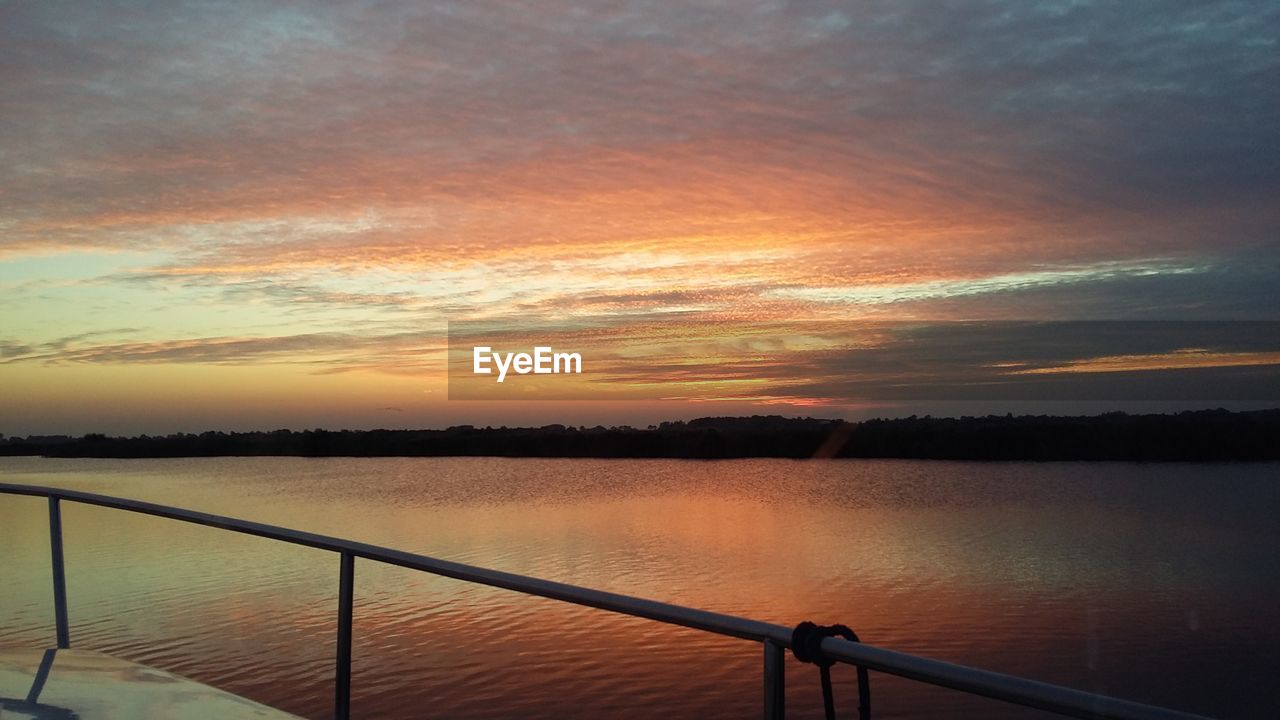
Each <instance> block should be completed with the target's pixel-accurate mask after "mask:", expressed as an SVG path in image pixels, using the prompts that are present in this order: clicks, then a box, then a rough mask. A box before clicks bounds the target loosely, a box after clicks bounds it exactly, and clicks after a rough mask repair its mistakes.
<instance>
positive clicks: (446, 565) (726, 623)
mask: <svg viewBox="0 0 1280 720" xmlns="http://www.w3.org/2000/svg"><path fill="white" fill-rule="evenodd" d="M0 493H7V494H13V495H30V496H36V497H46V498H48V499H49V547H50V549H51V551H52V565H53V602H54V614H55V618H56V623H57V642H58V647H59V648H67V647H70V646H71V637H70V629H69V624H68V620H67V586H66V576H65V568H64V566H63V559H62V512H61V503H62V501H64V500H66V501H70V502H77V503H83V504H86V505H97V506H99V507H106V508H114V509H116V510H126V511H129V512H135V513H142V514H144V515H154V516H157V517H163V518H169V519H172V520H181V521H183V522H189V523H194V524H196V525H204V526H207V527H214V528H220V529H223V530H231V531H233V532H238V533H244V534H246V535H256V536H258V537H264V538H270V539H272V540H281V541H284V542H287V543H292V544H295V545H303V546H306V547H312V548H319V549H321V550H329V551H332V552H336V553H338V554H339V558H340V561H339V566H338V578H339V582H338V637H337V658H336V662H335V666H336V672H335V677H334V685H335V690H334V717H336V718H338V720H347V718H349V717H350V706H351V623H352V610H353V605H352V588H353V581H354V578H355V559H356V558H363V559H365V560H373V561H376V562H381V563H386V564H389V565H396V566H399V567H404V568H409V569H411V570H419V571H422V572H426V573H431V574H434V575H442V576H444V577H450V578H454V579H457V580H463V581H466V582H472V583H478V584H481V585H488V586H491V587H498V588H504V589H507V590H513V591H515V592H520V593H525V594H527V595H537V596H540V597H545V598H551V599H553V600H561V601H564V602H568V603H573V604H576V605H583V606H587V607H593V608H599V609H601V610H607V611H610V612H615V613H621V614H623V615H631V616H633V617H640V618H646V619H649V620H657V621H659V622H665V623H670V624H672V625H679V626H682V627H687V628H693V629H696V630H703V631H706V632H711V633H715V634H717V635H727V636H729V637H735V638H741V639H743V640H751V641H754V642H758V643H760V644H761V645H762V646H763V649H764V663H763V665H764V668H763V669H764V717H765V718H766V720H778V719H780V718H782V717H784V712H785V680H784V666H785V662H784V660H785V658H784V653H785V652H786V650H787V649H788V648H790V647H791V632H792V631H791V628H788V627H783V626H782V625H775V624H773V623H766V622H760V621H758V620H750V619H748V618H742V617H737V616H734V615H725V614H721V613H715V612H709V611H706V610H697V609H695V608H688V607H682V606H680V605H672V604H668V603H662V602H656V601H653V600H645V599H643V598H637V597H632V596H629V595H621V594H618V593H611V592H604V591H601V590H593V589H591V588H584V587H579V586H576V585H569V584H566V583H559V582H552V581H550V580H542V579H539V578H533V577H527V576H524V575H516V574H514V573H507V572H501V571H498V570H489V569H486V568H481V567H475V566H472V565H464V564H462V563H456V562H451V561H448V560H440V559H437V558H433V557H428V556H425V555H416V554H414V553H408V552H403V551H401V550H393V549H391V548H385V547H379V546H377V545H369V544H366V543H361V542H353V541H351V540H343V539H341V538H336V537H331V536H328V535H319V534H316V533H309V532H302V531H299V530H291V529H289V528H283V527H278V526H275V525H266V524H263V523H257V522H251V521H248V520H239V519H236V518H231V517H226V516H222V515H212V514H209V513H203V512H196V511H194V510H184V509H181V508H175V507H170V506H167V505H158V504H155V503H149V502H142V501H139V500H127V499H124V498H116V497H110V496H107V495H97V494H94V493H86V492H79V491H75V490H63V489H61V488H52V487H40V486H33V485H14V484H9V483H0ZM821 650H822V653H823V654H824V655H826V657H828V658H830V659H832V660H835V661H836V662H841V663H846V664H850V665H855V666H861V667H865V668H867V669H869V670H875V671H878V672H882V673H886V674H889V675H896V676H898V677H903V678H908V679H911V680H917V681H920V682H923V683H927V684H930V685H936V686H939V687H945V688H950V689H952V690H959V691H961V692H965V693H970V694H973V695H980V696H983V697H988V698H994V699H997V700H1003V701H1005V702H1009V703H1014V704H1016V705H1022V706H1025V707H1030V708H1036V709H1038V710H1047V711H1049V712H1052V713H1057V714H1059V715H1065V716H1068V717H1076V718H1088V719H1094V718H1098V719H1102V718H1109V719H1114V720H1157V719H1159V720H1192V719H1194V718H1199V719H1200V720H1204V718H1203V716H1199V715H1192V714H1189V713H1183V712H1179V711H1175V710H1168V709H1165V708H1159V707H1155V706H1152V705H1144V704H1142V703H1136V702H1131V701H1128V700H1120V699H1117V698H1112V697H1107V696H1105V695H1097V694H1094V693H1088V692H1084V691H1081V690H1074V689H1071V688H1067V687H1062V686H1060V685H1051V684H1049V683H1043V682H1038V681H1035V680H1027V679H1025V678H1020V677H1015V676H1012V675H1004V674H1002V673H996V672H990V671H987V670H980V669H977V668H972V667H966V666H964V665H956V664H953V663H948V662H943V661H941V660H932V659H929V658H923V657H919V656H915V655H908V654H906V653H901V652H896V651H893V650H886V649H884V648H878V647H874V646H871V645H867V644H864V643H855V642H850V641H848V640H842V639H839V638H830V637H829V638H824V639H823V640H822V645H821Z"/></svg>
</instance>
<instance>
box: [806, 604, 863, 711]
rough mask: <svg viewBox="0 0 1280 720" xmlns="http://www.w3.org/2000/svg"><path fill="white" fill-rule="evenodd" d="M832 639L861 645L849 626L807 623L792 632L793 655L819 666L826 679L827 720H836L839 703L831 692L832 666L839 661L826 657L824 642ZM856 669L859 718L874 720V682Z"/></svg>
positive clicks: (823, 684) (824, 687) (858, 667)
mask: <svg viewBox="0 0 1280 720" xmlns="http://www.w3.org/2000/svg"><path fill="white" fill-rule="evenodd" d="M828 637H842V638H844V639H845V640H852V641H853V642H861V641H860V640H858V635H857V634H856V633H854V632H853V631H852V630H850V629H849V628H848V626H846V625H817V624H814V623H811V622H809V621H808V620H805V621H804V622H802V623H800V624H799V625H797V626H796V629H795V630H792V631H791V654H792V655H795V656H796V659H797V660H799V661H800V662H803V663H813V664H814V665H817V666H818V671H819V673H820V674H821V675H822V706H823V708H825V709H826V711H827V720H836V701H835V698H834V697H833V695H832V692H831V666H832V665H834V664H835V661H834V660H832V659H831V658H829V657H827V656H826V655H823V654H822V639H823V638H828ZM855 667H857V669H858V718H859V720H871V682H870V679H869V678H868V676H867V669H866V668H864V667H862V666H861V665H857V666H855Z"/></svg>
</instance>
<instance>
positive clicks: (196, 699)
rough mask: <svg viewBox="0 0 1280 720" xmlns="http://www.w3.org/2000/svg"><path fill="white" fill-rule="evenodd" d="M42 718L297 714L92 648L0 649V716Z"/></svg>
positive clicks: (282, 718) (232, 719)
mask: <svg viewBox="0 0 1280 720" xmlns="http://www.w3.org/2000/svg"><path fill="white" fill-rule="evenodd" d="M10 713H13V715H12V717H31V718H41V719H42V720H72V719H73V718H77V719H79V720H125V719H128V720H136V719H137V718H171V719H172V720H186V719H188V718H189V719H190V720H197V719H203V718H219V719H220V720H241V719H242V718H243V719H245V720H247V719H248V718H255V719H256V720H286V719H288V718H297V716H296V715H290V714H289V713H286V712H281V711H279V710H276V709H275V708H271V707H268V706H266V705H263V704H261V703H256V702H253V701H252V700H247V699H245V698H242V697H240V696H239V695H233V694H231V693H229V692H225V691H223V690H218V689H217V688H212V687H209V686H208V685H204V684H201V683H198V682H195V681H194V680H188V679H186V678H184V677H180V676H178V675H174V674H173V673H170V672H166V671H164V670H157V669H156V668H152V667H147V666H146V665H139V664H137V663H133V662H129V661H128V660H121V659H120V658H117V657H112V656H111V655H107V654H105V653H100V652H97V651H94V650H70V649H61V650H59V649H52V648H51V649H48V650H44V649H31V648H0V715H3V716H5V717H10Z"/></svg>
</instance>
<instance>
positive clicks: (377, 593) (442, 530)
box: [0, 458, 1280, 717]
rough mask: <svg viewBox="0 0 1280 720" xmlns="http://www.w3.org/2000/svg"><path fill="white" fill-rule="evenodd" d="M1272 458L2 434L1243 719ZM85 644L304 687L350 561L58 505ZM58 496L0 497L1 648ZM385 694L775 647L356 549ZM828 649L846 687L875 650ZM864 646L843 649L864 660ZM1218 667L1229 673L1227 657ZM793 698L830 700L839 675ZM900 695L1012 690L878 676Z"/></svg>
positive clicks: (118, 476) (647, 694)
mask: <svg viewBox="0 0 1280 720" xmlns="http://www.w3.org/2000/svg"><path fill="white" fill-rule="evenodd" d="M1276 470H1277V467H1276V466H1275V465H1242V466H1190V465H1165V466H1159V465H1151V466H1141V465H1124V464H1037V465H1033V464H992V465H981V464H965V463H945V462H910V461H884V462H865V461H850V462H845V461H839V462H811V463H803V462H792V461H773V460H747V461H732V462H716V463H703V462H686V461H593V460H501V459H483V458H481V459H373V460H369V459H364V460H353V459H332V460H304V459H293V458H262V459H252V458H223V459H201V460H148V461H83V460H39V459H22V458H15V459H5V460H4V461H3V464H2V465H0V472H3V473H4V479H5V480H6V481H10V482H31V483H40V484H57V485H62V486H66V487H73V488H77V489H87V490H93V491H97V492H105V493H110V494H118V495H124V496H128V497H136V498H140V499H145V500H151V501H155V502H164V503H170V504H175V505H179V506H183V507H191V508H196V509H200V510H206V511H210V512H217V513H225V514H230V515H235V516H239V517H245V518H248V519H253V520H261V521H265V522H271V523H275V524H280V525H285V526H289V527H297V528H300V529H305V530H313V531H317V532H323V533H328V534H334V535H341V536H344V537H351V538H354V539H358V540H363V541H367V542H373V543H378V544H383V545H390V546H393V547H397V548H402V549H406V550H411V551H415V552H423V553H427V554H432V555H436V556H439V557H446V558H450V559H456V560H461V561H464V562H472V563H476V564H479V565H484V566H487V567H494V568H498V569H502V570H508V571H512V572H519V573H525V574H530V575H536V576H539V577H546V578H550V579H555V580H560V581H564V582H570V583H575V584H580V585H586V586H590V587H598V588H601V589H607V590H614V591H618V592H625V593H630V594H636V595H641V596H644V597H650V598H654V599H659V600H667V601H671V602H677V603H680V604H686V605H692V606H697V607H703V608H707V609H711V610H718V611H722V612H730V613H736V614H743V615H748V616H751V617H756V618H759V619H763V620H772V621H776V622H779V623H783V624H794V623H795V622H796V621H798V620H800V619H806V618H812V619H816V620H820V621H840V622H845V623H847V624H850V625H852V626H853V627H855V628H856V629H857V630H858V632H859V634H860V635H861V636H862V637H863V638H864V639H866V640H867V641H868V642H873V643H875V644H879V645H884V646H888V647H893V648H895V649H901V650H905V651H909V652H919V653H922V654H926V655H930V656H933V657H940V658H943V659H948V660H953V661H957V662H963V663H966V664H973V665H979V666H982V667H988V668H991V669H995V670H1001V671H1005V672H1014V673H1018V674H1025V675H1029V676H1031V677H1035V678H1037V679H1041V680H1046V681H1050V682H1059V683H1064V684H1069V685H1072V686H1075V687H1080V688H1083V689H1088V690H1097V691H1104V692H1109V693H1112V694H1117V695H1120V696H1123V697H1129V698H1132V699H1136V700H1142V701H1146V702H1155V703H1159V704H1164V705H1170V706H1174V707H1179V708H1182V709H1187V710H1191V711H1198V712H1204V713H1208V714H1214V715H1219V716H1226V717H1272V716H1274V711H1275V708H1276V707H1278V706H1280V691H1277V690H1276V689H1275V688H1274V687H1273V683H1272V682H1271V681H1270V677H1271V676H1272V675H1273V674H1274V673H1275V672H1276V671H1277V670H1280V651H1278V650H1277V646H1278V645H1280V644H1278V643H1277V642H1276V641H1277V639H1280V620H1277V619H1276V618H1275V617H1274V613H1273V610H1274V608H1275V607H1277V606H1280V603H1278V602H1277V601H1280V567H1278V565H1277V563H1278V560H1277V558H1278V557H1280V553H1277V552H1276V551H1277V550H1278V549H1280V532H1278V531H1277V530H1276V528H1275V527H1274V523H1273V521H1272V519H1273V518H1274V516H1275V514H1276V512H1277V511H1278V510H1280V493H1278V492H1277V489H1276V488H1277V484H1276V483H1275V479H1276V477H1277V472H1276ZM63 513H64V526H65V529H66V552H67V572H68V593H69V598H70V602H71V607H70V611H71V621H72V641H73V643H75V644H76V645H77V646H78V647H91V648H96V649H101V650H105V651H108V652H112V653H117V654H119V655H121V656H123V657H127V658H130V659H134V660H138V661H140V662H144V663H146V664H150V665H154V666H157V667H162V668H165V669H168V670H171V671H174V672H177V673H179V674H183V675H187V676H190V677H193V678H195V679H198V680H201V681H204V682H208V683H211V684H213V685H215V686H217V687H222V688H225V689H229V690H232V691H235V692H239V693H242V694H245V695H246V696H248V697H251V698H254V699H256V700H260V701H263V702H267V703H269V704H272V705H276V706H278V707H281V708H283V709H286V710H289V711H291V712H295V713H299V714H302V715H306V716H312V717H324V716H326V715H327V713H328V712H329V703H330V698H331V696H332V686H331V683H332V662H333V661H332V657H333V634H334V618H335V613H336V599H335V593H336V588H337V573H338V563H337V558H336V556H334V555H332V554H330V553H326V552H323V551H317V550H311V549H306V548H297V547H291V546H285V545H282V544H279V543H274V542H271V541H267V540H262V539H258V538H249V537H242V536H237V535H232V534H229V533H225V532H221V531H217V530H213V529H209V528H199V527H192V526H186V525H180V524H177V523H174V522H172V521H167V520H162V519H158V518H150V517H143V516H133V515H127V514H122V513H119V512H117V511H111V510H105V509H101V508H90V507H83V506H76V505H68V506H66V507H65V508H64V511H63ZM45 522H46V520H45V514H44V512H43V505H42V501H40V500H35V499H29V498H8V497H7V498H2V499H0V541H3V544H4V547H5V548H6V561H7V568H6V582H5V583H4V585H3V586H2V587H0V608H3V610H2V612H3V615H2V616H0V643H3V644H15V643H18V644H28V645H36V646H42V645H45V644H47V643H48V640H49V638H50V637H52V628H51V611H50V609H49V591H48V587H49V584H48V583H49V574H48V541H47V526H46V524H45ZM355 634H356V638H355V641H356V642H355V677H354V679H353V688H354V697H353V709H354V711H355V712H356V713H357V715H359V716H365V717H393V716H394V717H418V716H421V715H424V714H429V715H435V716H445V717H494V716H509V715H520V716H523V717H598V716H601V715H610V716H637V717H639V716H645V717H647V716H651V715H653V714H657V713H659V712H660V713H661V714H663V715H666V716H671V717H709V716H718V717H737V716H742V715H756V714H758V712H759V702H760V662H761V661H760V656H759V648H758V646H756V645H754V644H752V643H746V642H742V641H736V640H730V639H724V638H719V637H716V636H711V635H707V634H704V633H697V632H693V631H687V630H680V629H677V628H671V627H667V626H664V625H660V624H656V623H651V622H647V621H641V620H635V619H631V618H624V617H619V616H614V615H610V614H608V613H602V612H600V611H595V610H587V609H583V608H576V607H572V606H568V605H564V604H562V603H556V602H553V601H548V600H540V599H535V598H527V597H523V596H519V595H515V594H513V593H510V592H506V591H501V590H495V589H490V588H482V587H476V586H471V585H467V584H464V583H460V582H456V581H452V580H448V579H444V578H436V577H431V576H426V575H422V574H417V573H412V572H409V571H405V570H401V569H397V568H391V567H385V566H379V565H376V564H373V563H366V562H361V563H358V565H357V570H356V627H355ZM841 670H842V669H840V668H837V670H836V682H837V693H838V694H839V697H840V698H841V704H842V705H844V706H846V707H847V706H848V703H849V702H851V701H852V698H853V697H854V693H855V692H856V691H855V688H854V684H853V677H852V676H853V673H852V671H851V670H850V671H849V672H842V671H841ZM844 670H848V669H847V668H845V669H844ZM1206 677H1209V678H1216V679H1217V681H1218V682H1216V683H1210V682H1206ZM788 680H789V691H790V692H789V695H788V709H789V710H790V711H792V712H793V714H794V715H795V716H797V717H806V716H815V717H816V716H817V714H818V713H819V712H820V698H819V697H818V693H817V676H816V671H814V670H813V669H812V668H811V667H804V666H798V665H792V666H791V667H790V669H789V677H788ZM872 682H873V685H874V687H875V689H876V704H877V706H878V707H877V716H881V717H883V716H886V715H887V716H890V717H892V716H903V717H941V716H943V715H946V716H948V717H950V716H954V715H955V714H957V713H961V714H963V713H964V712H966V710H968V711H972V712H973V713H981V714H984V715H988V716H998V717H1022V716H1028V715H1029V714H1028V713H1023V712H1021V711H1017V710H1011V709H1009V708H1006V707H1004V706H1003V705H1002V704H999V703H994V702H989V701H982V700H977V699H969V698H963V697H961V696H959V695H957V694H955V693H950V692H947V691H940V690H931V689H927V688H923V687H922V686H920V685H918V684H914V683H907V682H905V681H897V680H895V679H893V678H886V677H884V676H881V675H873V678H872Z"/></svg>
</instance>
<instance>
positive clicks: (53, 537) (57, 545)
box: [49, 495, 71, 648]
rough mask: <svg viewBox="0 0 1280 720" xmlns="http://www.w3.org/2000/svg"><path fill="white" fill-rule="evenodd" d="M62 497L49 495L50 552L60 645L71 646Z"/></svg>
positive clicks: (55, 619) (55, 613)
mask: <svg viewBox="0 0 1280 720" xmlns="http://www.w3.org/2000/svg"><path fill="white" fill-rule="evenodd" d="M60 501H61V498H59V497H58V496H57V495H50V496H49V552H50V553H51V554H52V556H53V557H52V560H53V563H52V565H53V614H54V622H55V623H56V624H57V629H58V647H59V648H69V647H71V631H70V629H69V628H68V627H67V576H66V573H65V571H64V569H63V566H62V507H61V505H60V504H59V503H60Z"/></svg>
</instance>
